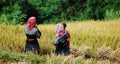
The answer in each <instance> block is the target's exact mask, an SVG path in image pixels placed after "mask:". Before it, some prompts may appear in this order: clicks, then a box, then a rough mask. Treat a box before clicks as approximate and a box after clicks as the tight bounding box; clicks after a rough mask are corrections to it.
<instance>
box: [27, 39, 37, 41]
mask: <svg viewBox="0 0 120 64" xmlns="http://www.w3.org/2000/svg"><path fill="white" fill-rule="evenodd" d="M33 40H35V39H27V41H33Z"/></svg>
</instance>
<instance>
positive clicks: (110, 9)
mask: <svg viewBox="0 0 120 64" xmlns="http://www.w3.org/2000/svg"><path fill="white" fill-rule="evenodd" d="M119 6H120V0H116V1H114V0H94V1H93V0H52V1H51V0H15V1H14V0H1V1H0V23H3V22H4V23H7V24H8V23H9V24H24V23H25V21H26V20H27V19H28V18H29V17H30V16H36V17H37V20H38V23H57V22H60V21H78V20H88V19H90V20H104V19H105V20H109V19H118V18H120V7H119ZM8 21H9V22H8Z"/></svg>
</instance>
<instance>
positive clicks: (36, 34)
mask: <svg viewBox="0 0 120 64" xmlns="http://www.w3.org/2000/svg"><path fill="white" fill-rule="evenodd" d="M25 34H26V37H27V39H26V44H25V52H26V53H29V52H33V53H35V54H39V53H40V47H39V44H38V40H37V38H40V36H41V32H40V31H39V30H38V28H37V26H36V17H30V18H29V19H28V20H27V22H26V26H25Z"/></svg>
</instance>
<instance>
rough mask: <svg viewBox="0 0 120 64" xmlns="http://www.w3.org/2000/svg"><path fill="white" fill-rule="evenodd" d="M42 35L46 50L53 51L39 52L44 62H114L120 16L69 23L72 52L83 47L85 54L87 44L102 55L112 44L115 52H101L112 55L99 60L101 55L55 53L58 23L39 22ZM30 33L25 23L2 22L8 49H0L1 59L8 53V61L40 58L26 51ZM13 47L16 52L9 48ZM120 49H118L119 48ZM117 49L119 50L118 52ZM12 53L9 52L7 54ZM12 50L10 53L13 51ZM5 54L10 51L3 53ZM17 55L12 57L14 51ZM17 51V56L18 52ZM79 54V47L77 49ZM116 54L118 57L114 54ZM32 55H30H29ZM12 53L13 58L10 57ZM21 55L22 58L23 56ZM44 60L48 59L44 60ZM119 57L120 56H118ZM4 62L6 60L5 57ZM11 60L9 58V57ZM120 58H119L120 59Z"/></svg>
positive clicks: (0, 35)
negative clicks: (59, 54) (103, 19)
mask: <svg viewBox="0 0 120 64" xmlns="http://www.w3.org/2000/svg"><path fill="white" fill-rule="evenodd" d="M38 28H39V29H40V31H41V33H42V36H41V38H40V39H38V41H39V44H40V47H41V51H42V53H45V54H46V53H50V54H46V55H43V56H38V57H36V56H35V58H37V59H38V60H39V59H41V58H42V57H43V58H42V60H40V61H41V62H43V64H113V63H115V61H111V60H116V57H117V58H120V57H118V56H117V54H118V53H119V52H118V51H117V50H119V48H120V44H119V43H120V20H111V21H93V20H89V21H84V22H70V23H67V30H68V31H69V32H70V34H71V40H70V43H71V45H70V47H71V50H72V52H74V51H75V50H79V51H80V52H82V53H81V54H84V53H83V52H85V50H86V47H88V48H91V49H90V54H91V55H93V56H95V57H97V56H98V58H99V56H100V55H101V54H102V55H104V53H105V54H107V53H106V52H107V51H108V53H109V50H108V49H107V47H110V50H111V51H110V52H111V54H110V55H111V56H109V57H108V56H101V57H106V58H108V59H104V60H98V58H90V59H84V56H79V55H80V53H79V52H78V56H77V55H76V57H74V56H73V55H69V56H66V57H65V56H56V55H55V54H54V50H55V47H54V45H53V44H52V42H53V40H54V39H55V24H42V25H38ZM25 40H26V36H25V33H24V25H6V24H0V49H1V50H2V51H3V50H7V51H4V53H3V52H0V57H1V59H2V58H3V59H4V56H6V55H8V56H7V57H8V58H7V57H5V58H7V59H8V61H11V60H13V61H24V60H25V61H28V62H33V61H35V62H38V61H36V59H35V58H33V57H32V56H31V55H30V57H28V58H27V59H25V58H26V56H27V55H26V54H24V53H22V51H23V49H24V45H25ZM102 46H105V48H106V49H105V48H104V47H103V49H104V50H105V51H106V52H103V51H101V49H100V48H101V47H102ZM9 51H12V52H9ZM116 51H117V52H116ZM115 52H116V53H115ZM6 53H8V54H6ZM9 53H10V54H9ZM2 54H6V55H3V56H2ZM12 54H13V56H12V57H11V55H12ZM15 54H16V56H14V55H15ZM75 54H76V51H75ZM21 55H22V58H21ZM115 55H116V57H114V56H115ZM28 56H29V55H28ZM9 57H10V59H9ZM19 59H20V60H19ZM43 60H44V61H43ZM117 60H119V59H117ZM1 62H2V61H1ZM6 62H7V61H6ZM118 62H119V61H118Z"/></svg>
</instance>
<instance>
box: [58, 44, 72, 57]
mask: <svg viewBox="0 0 120 64" xmlns="http://www.w3.org/2000/svg"><path fill="white" fill-rule="evenodd" d="M56 54H57V55H62V54H63V55H69V54H70V51H69V47H68V46H67V45H64V46H63V45H57V46H56Z"/></svg>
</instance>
